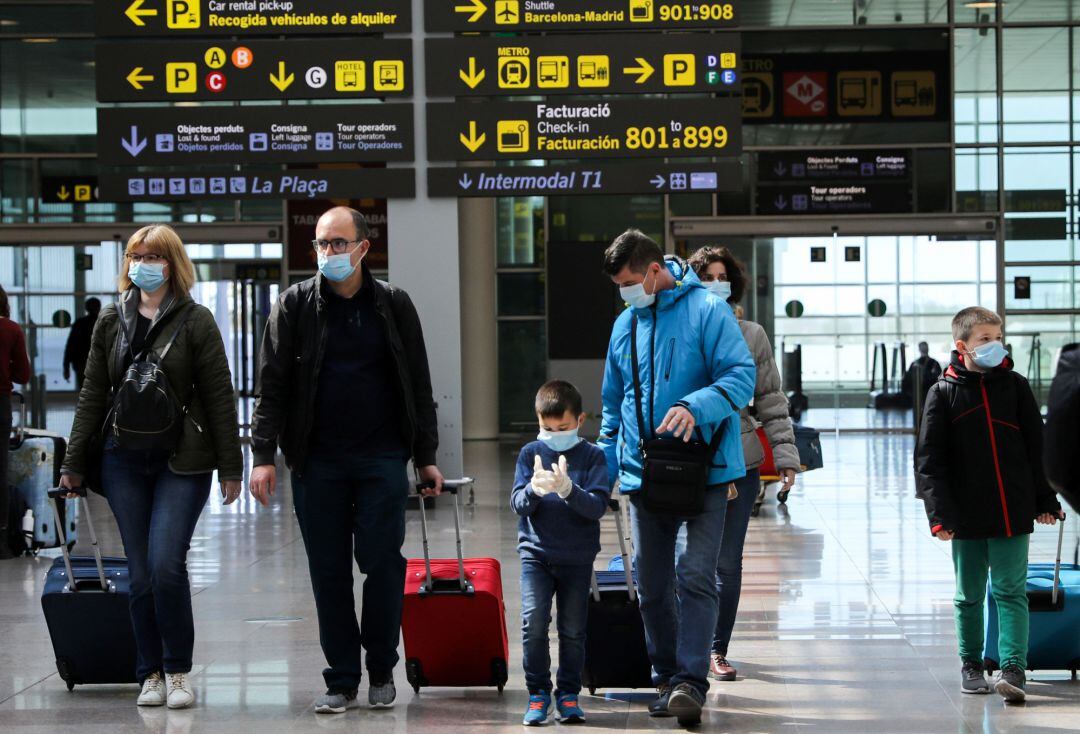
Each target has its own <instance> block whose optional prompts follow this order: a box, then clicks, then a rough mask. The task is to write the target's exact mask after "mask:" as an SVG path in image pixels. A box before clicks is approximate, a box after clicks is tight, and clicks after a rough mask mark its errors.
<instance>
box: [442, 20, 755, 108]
mask: <svg viewBox="0 0 1080 734" xmlns="http://www.w3.org/2000/svg"><path fill="white" fill-rule="evenodd" d="M739 50H740V49H739V36H738V34H733V33H721V34H688V33H682V34H663V33H642V34H633V35H627V34H621V35H614V36H610V37H608V36H598V35H587V36H565V35H564V36H517V37H514V38H499V37H480V36H470V37H463V38H445V39H443V38H437V39H431V40H428V42H427V44H426V50H425V53H426V57H427V63H426V65H425V66H426V69H427V89H428V93H429V94H430V95H438V96H454V97H464V96H471V95H489V96H490V95H525V94H543V95H555V94H625V93H631V94H632V93H641V94H664V93H682V92H739V91H741V90H740V87H739V84H738V82H739V63H740V53H739Z"/></svg>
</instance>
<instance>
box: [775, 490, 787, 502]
mask: <svg viewBox="0 0 1080 734" xmlns="http://www.w3.org/2000/svg"><path fill="white" fill-rule="evenodd" d="M789 492H790V490H787V489H782V490H780V491H779V492H777V493H776V501H777V502H779V503H780V504H782V505H785V504H787V498H788V494H789Z"/></svg>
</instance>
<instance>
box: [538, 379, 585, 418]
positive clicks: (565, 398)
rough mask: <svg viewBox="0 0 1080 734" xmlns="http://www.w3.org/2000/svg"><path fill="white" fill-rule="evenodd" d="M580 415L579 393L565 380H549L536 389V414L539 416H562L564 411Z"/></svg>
mask: <svg viewBox="0 0 1080 734" xmlns="http://www.w3.org/2000/svg"><path fill="white" fill-rule="evenodd" d="M568 410H569V411H570V413H571V415H573V416H575V417H576V416H579V415H581V393H579V392H578V389H577V388H576V387H574V386H573V385H571V384H570V383H569V382H567V381H566V380H549V381H548V382H545V383H544V384H543V386H542V387H541V388H540V389H539V390H537V391H536V414H537V415H538V416H540V417H541V418H562V417H563V415H565V414H566V411H568Z"/></svg>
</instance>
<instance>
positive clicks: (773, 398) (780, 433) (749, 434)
mask: <svg viewBox="0 0 1080 734" xmlns="http://www.w3.org/2000/svg"><path fill="white" fill-rule="evenodd" d="M739 327H740V328H741V329H742V334H743V338H744V339H746V344H747V346H749V347H750V353H751V354H752V355H754V363H755V364H756V365H757V385H756V386H755V387H754V412H755V414H756V419H755V416H751V415H750V413H749V411H748V409H747V408H743V409H742V413H741V414H740V415H739V419H740V427H741V430H742V443H743V455H744V456H745V458H746V468H747V469H748V470H749V469H755V468H757V467H759V466H761V463H762V462H763V461H765V452H764V450H763V449H762V448H761V442H760V441H759V440H758V437H757V434H756V433H755V429H756V428H757V427H758V426H759V425H761V426H763V427H764V428H765V436H766V437H767V438H768V439H769V445H770V446H772V450H773V459H774V460H775V461H776V468H777V469H778V470H779V469H794V470H795V471H798V470H799V468H800V462H799V450H798V449H797V448H796V447H795V432H794V430H792V428H791V417H790V416H789V414H788V400H787V397H786V396H785V395H784V388H783V384H782V383H781V380H780V372H779V370H777V369H776V360H775V358H774V357H773V348H772V344H771V343H770V342H769V336H768V334H766V333H765V329H763V328H762V327H761V325H760V324H756V323H754V322H753V321H740V322H739Z"/></svg>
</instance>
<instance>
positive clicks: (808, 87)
mask: <svg viewBox="0 0 1080 734" xmlns="http://www.w3.org/2000/svg"><path fill="white" fill-rule="evenodd" d="M828 84H829V75H828V73H827V72H824V71H786V72H784V116H785V117H825V116H827V115H828V114H829V93H828Z"/></svg>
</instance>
